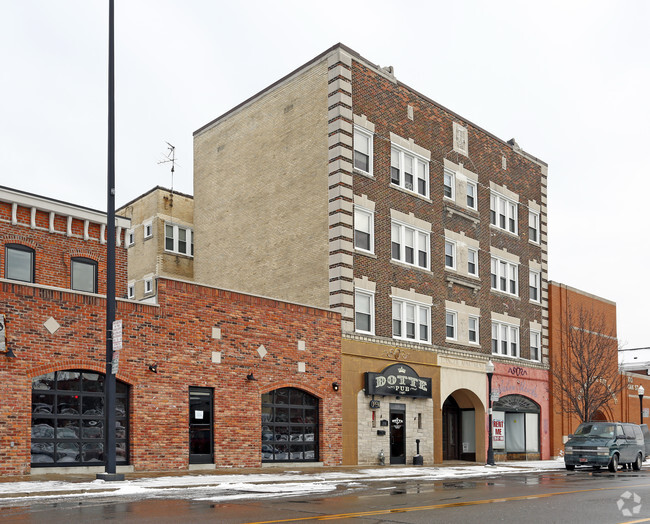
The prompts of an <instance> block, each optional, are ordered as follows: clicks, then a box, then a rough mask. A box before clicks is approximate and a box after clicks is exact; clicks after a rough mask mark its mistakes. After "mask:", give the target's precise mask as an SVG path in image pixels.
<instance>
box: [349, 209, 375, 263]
mask: <svg viewBox="0 0 650 524" xmlns="http://www.w3.org/2000/svg"><path fill="white" fill-rule="evenodd" d="M374 229H375V226H374V213H373V212H372V211H369V210H367V209H363V208H362V207H358V206H355V207H354V247H355V248H356V249H361V250H363V251H368V252H370V253H374V251H375V239H374V237H375V235H374Z"/></svg>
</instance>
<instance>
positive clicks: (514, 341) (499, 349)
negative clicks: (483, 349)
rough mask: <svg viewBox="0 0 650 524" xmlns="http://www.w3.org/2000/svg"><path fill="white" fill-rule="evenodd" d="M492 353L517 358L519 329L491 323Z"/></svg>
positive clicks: (509, 325)
mask: <svg viewBox="0 0 650 524" xmlns="http://www.w3.org/2000/svg"><path fill="white" fill-rule="evenodd" d="M492 353H493V354H494V355H505V356H508V357H519V327H518V326H515V325H512V324H506V323H504V322H495V321H492Z"/></svg>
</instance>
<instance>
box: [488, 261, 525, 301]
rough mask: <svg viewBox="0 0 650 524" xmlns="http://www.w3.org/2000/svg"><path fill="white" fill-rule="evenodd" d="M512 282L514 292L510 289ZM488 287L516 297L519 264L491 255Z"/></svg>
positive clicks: (517, 293)
mask: <svg viewBox="0 0 650 524" xmlns="http://www.w3.org/2000/svg"><path fill="white" fill-rule="evenodd" d="M513 277H514V278H513ZM513 283H514V288H515V292H514V293H513V292H512V291H511V290H512V287H513ZM504 287H505V289H504ZM490 289H492V291H498V292H499V293H506V294H507V295H512V296H515V297H518V296H519V264H515V263H514V262H510V261H508V260H503V259H502V258H498V257H495V256H492V258H491V260H490Z"/></svg>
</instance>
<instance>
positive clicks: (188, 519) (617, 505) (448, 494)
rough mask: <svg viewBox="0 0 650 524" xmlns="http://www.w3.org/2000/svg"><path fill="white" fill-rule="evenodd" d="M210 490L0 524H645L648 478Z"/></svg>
mask: <svg viewBox="0 0 650 524" xmlns="http://www.w3.org/2000/svg"><path fill="white" fill-rule="evenodd" d="M211 495H212V496H214V494H213V493H212V490H211V489H210V488H209V487H197V488H191V489H179V490H174V489H170V490H165V492H164V493H163V494H157V495H156V498H148V499H144V500H140V499H139V496H138V495H137V494H134V495H129V496H125V497H120V498H116V497H87V496H86V497H78V498H71V499H60V500H56V501H54V502H53V501H52V500H48V501H47V502H39V501H34V502H30V503H29V504H25V503H24V504H22V505H16V506H11V507H1V508H0V520H1V521H2V522H21V523H32V522H33V523H39V524H40V523H47V524H58V523H66V524H68V523H85V522H105V521H115V522H134V523H135V522H137V523H172V522H183V523H202V522H217V523H224V524H230V523H232V524H241V523H253V522H255V523H262V522H265V523H271V522H273V523H279V522H322V521H325V520H327V521H336V522H363V523H431V522H463V523H474V522H476V523H479V522H480V523H485V522H544V523H546V522H571V523H590V524H594V523H601V522H602V523H613V522H621V523H622V522H630V523H631V522H645V521H648V522H650V470H645V469H644V470H642V471H639V472H632V471H619V472H618V473H616V474H614V473H609V472H607V471H606V470H605V471H597V472H596V471H591V470H578V471H575V472H567V471H561V470H558V471H547V472H541V473H522V474H506V475H492V476H486V477H481V478H472V479H467V480H463V479H461V478H456V479H453V480H451V479H450V480H447V481H439V480H438V481H426V480H422V479H417V480H398V481H396V480H391V481H375V482H372V483H369V482H366V481H364V480H360V481H359V482H358V483H357V482H353V483H350V484H348V485H343V486H338V487H337V489H336V491H332V492H330V493H328V494H326V495H322V494H320V495H316V494H311V495H307V496H303V497H277V496H270V497H268V498H249V499H242V500H235V501H231V502H228V503H223V502H219V501H215V500H211V499H210V497H211Z"/></svg>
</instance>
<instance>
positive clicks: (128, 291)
mask: <svg viewBox="0 0 650 524" xmlns="http://www.w3.org/2000/svg"><path fill="white" fill-rule="evenodd" d="M126 296H127V298H135V284H129V285H128V287H127V288H126Z"/></svg>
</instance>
